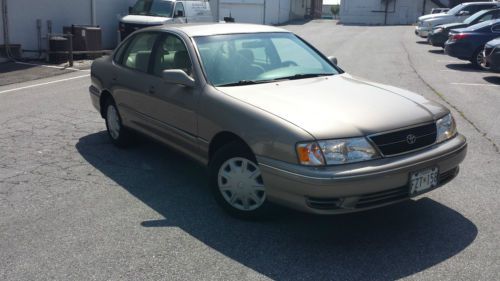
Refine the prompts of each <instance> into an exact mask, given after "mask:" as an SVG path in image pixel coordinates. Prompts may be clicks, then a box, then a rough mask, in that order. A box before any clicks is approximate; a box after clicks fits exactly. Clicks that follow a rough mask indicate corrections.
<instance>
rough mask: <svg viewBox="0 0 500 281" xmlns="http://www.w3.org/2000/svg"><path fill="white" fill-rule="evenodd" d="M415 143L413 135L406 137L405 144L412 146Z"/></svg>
mask: <svg viewBox="0 0 500 281" xmlns="http://www.w3.org/2000/svg"><path fill="white" fill-rule="evenodd" d="M416 141H417V137H416V136H415V135H414V134H409V135H407V136H406V142H407V143H408V144H414V143H415V142H416Z"/></svg>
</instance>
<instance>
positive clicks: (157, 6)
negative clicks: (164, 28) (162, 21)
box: [130, 0, 174, 17]
mask: <svg viewBox="0 0 500 281" xmlns="http://www.w3.org/2000/svg"><path fill="white" fill-rule="evenodd" d="M173 8H174V3H173V2H172V1H164V0H139V1H137V3H135V5H134V7H132V10H131V11H130V14H131V15H145V16H157V17H172V10H173Z"/></svg>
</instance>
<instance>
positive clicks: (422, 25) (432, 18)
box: [415, 1, 500, 38]
mask: <svg viewBox="0 0 500 281" xmlns="http://www.w3.org/2000/svg"><path fill="white" fill-rule="evenodd" d="M497 7H500V2H491V1H490V2H470V3H463V4H460V5H457V6H455V7H453V9H451V10H449V11H448V12H446V13H443V14H432V15H425V16H421V17H419V18H418V21H417V26H416V27H415V34H416V35H418V36H420V37H423V38H427V36H428V35H429V32H430V31H431V30H432V29H433V28H434V27H436V26H438V25H442V24H447V23H455V22H463V21H464V20H465V19H467V18H468V17H469V16H471V15H473V14H475V13H477V12H479V11H481V10H489V9H493V8H497Z"/></svg>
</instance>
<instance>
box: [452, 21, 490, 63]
mask: <svg viewBox="0 0 500 281" xmlns="http://www.w3.org/2000/svg"><path fill="white" fill-rule="evenodd" d="M499 36H500V20H498V19H497V20H490V21H485V22H482V23H478V24H476V25H473V26H469V27H467V28H459V29H452V30H451V31H450V37H449V39H448V41H446V43H445V44H444V45H445V46H444V50H445V53H446V54H448V55H450V56H452V57H456V58H458V59H461V60H468V61H470V62H471V63H472V64H473V65H474V66H476V67H479V68H483V67H482V65H481V63H482V62H483V61H484V53H483V49H484V46H485V45H486V43H487V42H488V41H491V40H493V39H495V38H497V37H499Z"/></svg>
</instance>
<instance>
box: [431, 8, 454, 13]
mask: <svg viewBox="0 0 500 281" xmlns="http://www.w3.org/2000/svg"><path fill="white" fill-rule="evenodd" d="M449 10H450V9H449V8H432V9H431V14H441V13H446V12H448V11H449Z"/></svg>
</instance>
